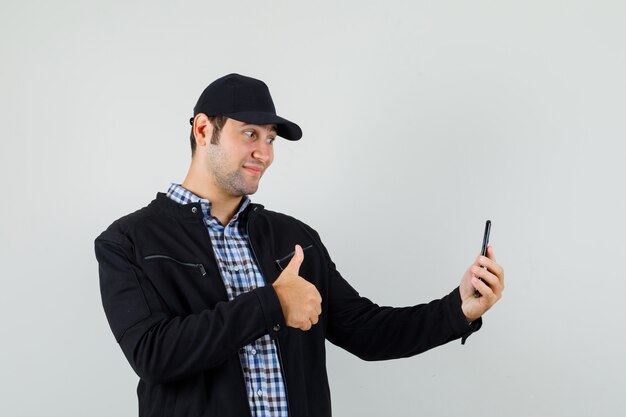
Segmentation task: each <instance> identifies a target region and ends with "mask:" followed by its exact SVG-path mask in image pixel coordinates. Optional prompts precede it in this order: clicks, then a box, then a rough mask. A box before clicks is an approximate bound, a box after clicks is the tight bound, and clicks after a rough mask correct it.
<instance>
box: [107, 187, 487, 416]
mask: <svg viewBox="0 0 626 417" xmlns="http://www.w3.org/2000/svg"><path fill="white" fill-rule="evenodd" d="M242 221H247V227H248V234H249V236H250V244H251V246H252V251H253V254H254V256H255V257H256V259H257V262H258V263H259V267H260V269H261V271H262V273H263V276H264V277H265V279H266V282H267V285H266V286H265V287H262V288H257V289H255V290H253V291H250V292H249V293H245V294H242V295H240V296H238V297H236V298H235V299H234V300H232V301H228V298H227V295H226V289H225V287H224V284H223V282H222V279H221V277H220V274H219V271H218V268H217V264H216V261H215V257H214V255H213V250H212V248H211V239H210V237H209V234H208V232H207V230H206V227H205V225H204V223H203V220H202V210H201V208H200V204H199V203H193V204H187V205H180V204H178V203H176V202H174V201H172V200H171V199H170V198H168V197H167V196H166V195H165V194H163V193H158V194H157V197H156V199H155V200H153V201H152V202H151V203H150V204H149V205H148V206H147V207H144V208H142V209H140V210H138V211H136V212H134V213H132V214H129V215H127V216H124V217H122V218H120V219H119V220H117V221H115V222H114V223H113V224H111V226H109V227H108V228H107V230H106V231H104V232H103V233H102V234H101V235H100V236H98V238H96V241H95V251H96V257H97V259H98V262H99V272H100V288H101V293H102V303H103V305H104V309H105V312H106V315H107V319H108V321H109V324H110V326H111V329H112V331H113V334H114V336H115V338H116V340H117V342H118V343H119V345H120V347H121V348H122V351H123V352H124V354H125V355H126V358H127V359H128V361H129V362H130V365H131V366H132V367H133V369H134V370H135V372H136V373H137V375H139V378H140V381H139V385H138V388H137V393H138V397H139V415H140V416H168V417H171V416H181V417H182V416H184V417H192V416H193V417H196V416H198V417H199V416H220V417H230V416H233V417H235V416H236V417H242V416H249V415H250V409H249V406H248V398H247V395H246V388H245V383H244V379H243V374H242V370H241V365H240V362H239V357H238V350H239V349H240V348H241V347H243V346H245V345H247V344H249V343H251V342H253V341H254V340H256V339H258V338H259V337H260V336H262V335H263V334H266V333H269V335H270V336H271V338H272V339H274V340H276V344H277V346H278V353H279V358H280V361H281V365H282V370H283V376H284V381H285V386H286V389H287V399H288V407H289V413H290V416H293V417H300V416H309V417H317V416H330V415H331V406H330V392H329V387H328V379H327V375H326V358H325V355H326V352H325V340H326V339H328V340H329V341H330V342H332V343H334V344H336V345H338V346H340V347H342V348H344V349H346V350H348V351H349V352H351V353H353V354H355V355H357V356H359V357H360V358H363V359H365V360H381V359H391V358H400V357H406V356H411V355H415V354H417V353H420V352H423V351H425V350H427V349H430V348H432V347H435V346H438V345H441V344H443V343H446V342H448V341H450V340H453V339H457V338H460V337H463V336H467V335H469V334H470V333H471V332H472V331H474V330H476V329H477V328H478V327H480V323H475V324H474V325H473V326H469V325H468V324H467V321H466V320H465V317H464V316H463V313H462V311H461V307H460V305H461V300H460V296H459V292H458V288H457V289H455V290H454V291H452V293H450V294H449V295H447V296H445V297H444V298H442V299H441V300H435V301H432V302H431V303H429V304H422V305H417V306H414V307H405V308H391V307H379V306H378V305H376V304H374V303H372V302H371V301H370V300H368V299H366V298H364V297H361V296H359V294H358V293H357V292H356V291H355V290H354V289H353V288H352V287H351V286H350V285H349V284H348V283H347V282H346V281H345V280H344V279H343V278H342V277H341V275H340V274H339V272H337V270H336V269H335V265H334V264H333V262H332V261H331V259H330V256H329V255H328V252H327V251H326V248H325V247H324V245H323V244H322V243H321V241H320V238H319V235H318V234H317V233H316V232H315V231H314V230H313V229H311V228H310V227H308V226H307V225H305V224H304V223H302V222H300V221H298V220H296V219H294V218H292V217H289V216H286V215H284V214H280V213H275V212H272V211H268V210H265V209H264V208H263V206H260V205H257V204H251V205H250V206H249V207H248V208H247V209H246V211H245V212H244V214H243V218H242ZM295 244H300V245H302V247H306V246H309V245H312V246H313V247H312V248H311V249H309V250H307V251H306V255H305V259H304V262H303V263H302V266H301V268H300V275H301V276H302V277H304V278H306V279H307V280H309V281H310V282H312V283H313V284H315V286H316V287H317V289H318V291H319V292H320V294H321V296H322V300H323V301H322V314H321V316H320V321H319V323H318V324H316V325H315V326H313V328H312V329H311V330H309V331H306V332H305V331H301V330H298V329H294V328H287V326H286V325H285V321H284V317H283V314H282V310H281V307H280V303H279V301H278V297H277V296H276V293H275V292H274V290H273V288H272V285H271V283H272V282H274V280H276V278H277V277H278V275H279V274H280V271H281V267H282V266H285V265H286V264H287V263H288V262H289V259H286V260H283V261H282V265H279V263H281V262H276V260H278V259H281V258H284V257H285V255H287V254H289V253H290V252H292V251H293V247H294V245H295Z"/></svg>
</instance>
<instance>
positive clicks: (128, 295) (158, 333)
mask: <svg viewBox="0 0 626 417" xmlns="http://www.w3.org/2000/svg"><path fill="white" fill-rule="evenodd" d="M95 252H96V258H97V260H98V264H99V274H100V291H101V295H102V304H103V306H104V310H105V313H106V316H107V319H108V321H109V325H110V327H111V330H112V331H113V334H114V336H115V338H116V339H117V341H118V343H119V345H120V347H121V348H122V351H123V352H124V355H125V356H126V358H127V359H128V361H129V362H130V365H131V366H132V367H133V369H134V370H135V372H136V373H137V375H138V376H139V377H140V378H141V379H143V380H145V381H146V382H149V383H152V384H157V383H163V382H169V381H172V380H177V379H181V378H186V377H188V376H190V375H193V374H196V373H198V372H202V371H206V370H208V369H210V368H212V367H215V366H217V365H219V364H221V363H222V362H224V361H225V360H226V359H228V358H231V357H232V355H234V354H236V353H237V350H238V349H239V348H241V347H243V346H245V345H246V344H249V343H250V342H252V341H254V340H256V339H257V338H259V337H260V336H262V335H263V334H267V333H269V334H270V336H271V337H272V338H274V337H276V336H277V332H278V331H280V330H282V329H283V328H284V327H285V325H284V318H283V314H282V310H281V307H280V303H279V301H278V297H277V296H276V293H275V292H274V289H273V288H272V286H271V285H269V286H265V287H261V288H257V289H255V290H253V291H250V292H248V293H245V294H242V295H241V296H239V297H236V298H235V299H234V300H231V301H228V302H219V303H217V304H216V305H215V307H214V308H213V309H211V310H204V311H202V312H200V313H199V314H192V315H188V316H184V317H181V316H172V315H171V314H170V313H169V312H168V311H167V308H166V307H164V306H163V305H162V303H161V302H160V301H159V298H158V297H156V296H155V295H154V291H153V290H152V289H151V288H150V286H149V285H148V284H146V283H147V280H145V279H142V276H143V271H142V270H141V268H140V267H139V266H138V265H137V264H136V263H135V262H134V261H133V259H134V257H133V252H134V249H133V246H132V244H131V243H130V241H129V240H128V239H127V238H126V237H125V236H124V235H123V234H120V233H116V232H111V231H106V232H104V233H103V234H101V235H100V236H99V237H98V238H97V239H96V241H95ZM142 283H144V284H143V285H142Z"/></svg>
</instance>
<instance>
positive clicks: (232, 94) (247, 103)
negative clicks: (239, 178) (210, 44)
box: [189, 74, 302, 140]
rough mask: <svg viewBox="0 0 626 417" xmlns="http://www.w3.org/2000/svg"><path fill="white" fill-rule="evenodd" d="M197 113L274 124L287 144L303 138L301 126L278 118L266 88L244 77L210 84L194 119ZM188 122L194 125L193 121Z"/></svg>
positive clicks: (240, 76)
mask: <svg viewBox="0 0 626 417" xmlns="http://www.w3.org/2000/svg"><path fill="white" fill-rule="evenodd" d="M198 113H204V114H206V115H207V116H226V117H229V118H231V119H235V120H239V121H240V122H244V123H250V124H255V125H268V124H275V125H276V133H277V134H278V136H281V137H283V138H285V139H288V140H299V139H300V138H301V137H302V129H300V126H298V125H297V124H295V123H293V122H290V121H289V120H287V119H284V118H282V117H280V116H278V115H277V114H276V108H275V107H274V102H273V101H272V96H271V95H270V90H269V88H267V85H266V84H265V83H264V82H263V81H261V80H257V79H256V78H251V77H246V76H244V75H239V74H228V75H225V76H223V77H222V78H218V79H217V80H215V81H213V82H212V83H211V84H209V86H208V87H207V88H205V89H204V91H203V92H202V94H201V95H200V98H199V99H198V102H197V103H196V106H195V107H194V108H193V115H194V117H195V116H196V115H197V114H198ZM189 122H190V123H191V124H192V125H193V118H191V119H190V120H189Z"/></svg>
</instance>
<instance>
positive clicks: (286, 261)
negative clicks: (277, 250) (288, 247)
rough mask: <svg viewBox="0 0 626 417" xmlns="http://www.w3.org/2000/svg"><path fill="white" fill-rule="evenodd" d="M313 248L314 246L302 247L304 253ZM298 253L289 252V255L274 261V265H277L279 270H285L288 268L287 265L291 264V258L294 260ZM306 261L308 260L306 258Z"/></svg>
mask: <svg viewBox="0 0 626 417" xmlns="http://www.w3.org/2000/svg"><path fill="white" fill-rule="evenodd" d="M312 247H313V245H309V246H303V247H302V251H303V252H306V251H307V250H309V249H311V248H312ZM295 254H296V253H295V252H294V251H291V252H289V253H288V254H287V255H285V256H283V257H280V258H278V259H275V260H274V263H275V264H276V266H277V267H278V269H279V270H281V271H282V270H283V269H285V268H286V267H287V265H288V264H289V262H290V261H291V258H293V255H295ZM305 259H306V258H305Z"/></svg>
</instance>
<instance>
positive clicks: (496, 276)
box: [460, 246, 504, 322]
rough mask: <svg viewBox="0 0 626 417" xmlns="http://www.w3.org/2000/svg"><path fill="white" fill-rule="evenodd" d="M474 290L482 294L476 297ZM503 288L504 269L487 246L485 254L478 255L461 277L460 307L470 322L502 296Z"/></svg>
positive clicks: (491, 248) (491, 249)
mask: <svg viewBox="0 0 626 417" xmlns="http://www.w3.org/2000/svg"><path fill="white" fill-rule="evenodd" d="M482 267H484V268H482ZM479 278H480V279H479ZM474 290H478V292H480V294H481V295H482V296H481V297H476V296H475V295H474V292H475V291H474ZM503 290H504V270H503V269H502V266H500V265H499V264H498V263H497V262H496V257H495V256H494V254H493V247H491V246H489V247H487V256H480V255H479V256H478V257H477V258H476V260H475V261H474V263H473V264H472V265H471V266H470V267H469V268H467V271H465V274H463V278H462V279H461V285H460V292H461V309H462V310H463V314H465V317H466V318H467V320H468V321H470V322H472V321H474V320H477V319H478V318H479V317H481V316H482V315H483V314H484V313H485V312H486V311H487V310H489V309H490V308H491V307H492V306H493V305H494V304H495V303H496V302H497V301H498V300H499V299H500V298H501V297H502V291H503Z"/></svg>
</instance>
